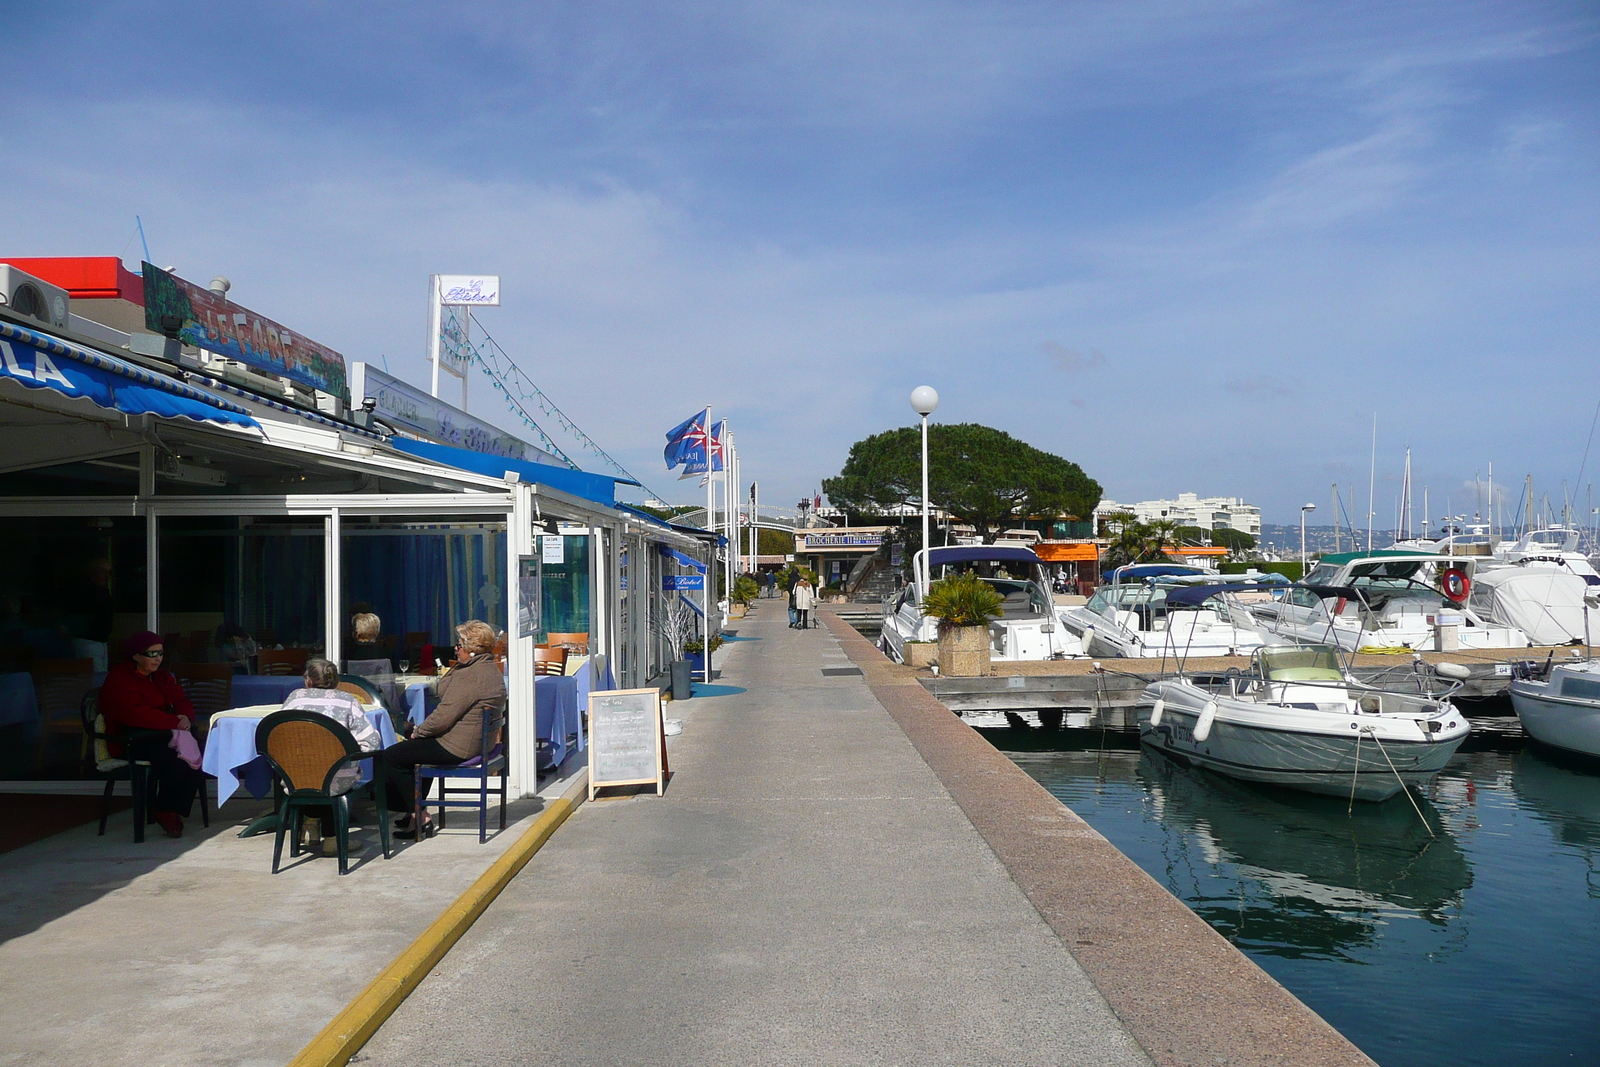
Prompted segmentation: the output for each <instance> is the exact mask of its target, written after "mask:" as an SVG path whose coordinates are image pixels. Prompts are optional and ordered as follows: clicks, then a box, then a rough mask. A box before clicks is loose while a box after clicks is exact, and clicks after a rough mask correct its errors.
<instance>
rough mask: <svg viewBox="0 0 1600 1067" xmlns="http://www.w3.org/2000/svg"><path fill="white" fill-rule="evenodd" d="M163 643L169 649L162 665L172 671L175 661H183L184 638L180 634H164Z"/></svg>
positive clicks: (162, 636)
mask: <svg viewBox="0 0 1600 1067" xmlns="http://www.w3.org/2000/svg"><path fill="white" fill-rule="evenodd" d="M161 645H162V647H163V648H165V649H166V650H167V654H166V656H165V657H163V659H162V660H161V665H162V666H163V667H165V668H167V670H169V671H170V670H171V669H172V665H173V664H174V663H181V662H182V661H183V658H184V656H183V640H182V638H181V637H180V636H179V635H178V634H162V635H161Z"/></svg>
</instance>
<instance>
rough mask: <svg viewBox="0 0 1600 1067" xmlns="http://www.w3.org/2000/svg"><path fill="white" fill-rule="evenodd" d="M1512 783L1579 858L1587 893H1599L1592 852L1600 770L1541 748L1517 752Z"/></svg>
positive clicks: (1599, 831)
mask: <svg viewBox="0 0 1600 1067" xmlns="http://www.w3.org/2000/svg"><path fill="white" fill-rule="evenodd" d="M1511 788H1512V789H1513V790H1515V791H1516V794H1517V798H1518V799H1519V800H1521V801H1522V804H1523V807H1525V808H1526V809H1527V810H1528V811H1530V812H1531V813H1532V814H1533V816H1534V818H1536V819H1538V820H1539V821H1540V822H1543V823H1546V824H1548V825H1549V826H1550V828H1551V829H1552V830H1553V831H1554V834H1555V839H1556V841H1557V842H1559V843H1560V844H1562V845H1566V846H1568V850H1569V851H1571V852H1575V853H1576V854H1578V855H1579V856H1581V857H1582V858H1583V861H1584V864H1585V865H1586V867H1587V868H1588V891H1589V896H1591V897H1593V898H1596V899H1600V874H1597V873H1596V868H1595V858H1596V856H1595V853H1596V851H1597V850H1600V771H1597V768H1596V765H1595V763H1594V761H1592V760H1590V761H1580V760H1577V759H1575V758H1565V757H1563V756H1561V755H1557V754H1554V753H1551V752H1548V751H1545V750H1526V751H1523V752H1519V753H1518V754H1517V757H1516V761H1515V763H1514V764H1513V768H1512V771H1511Z"/></svg>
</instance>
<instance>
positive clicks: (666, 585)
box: [661, 574, 706, 593]
mask: <svg viewBox="0 0 1600 1067" xmlns="http://www.w3.org/2000/svg"><path fill="white" fill-rule="evenodd" d="M705 587H706V576H705V575H703V574H663V575H662V576H661V588H662V589H664V590H665V591H667V592H669V593H670V592H672V591H673V590H684V589H690V590H692V589H704V588H705Z"/></svg>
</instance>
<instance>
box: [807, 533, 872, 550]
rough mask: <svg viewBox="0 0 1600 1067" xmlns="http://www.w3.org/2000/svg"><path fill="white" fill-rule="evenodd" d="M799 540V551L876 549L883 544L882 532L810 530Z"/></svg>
mask: <svg viewBox="0 0 1600 1067" xmlns="http://www.w3.org/2000/svg"><path fill="white" fill-rule="evenodd" d="M796 539H797V540H801V541H802V544H801V551H810V550H813V549H819V548H822V549H826V548H877V547H878V546H879V545H881V544H883V531H882V530H810V531H807V532H806V534H805V535H804V538H803V539H802V538H799V537H797V538H796Z"/></svg>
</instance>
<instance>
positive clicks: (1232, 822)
mask: <svg viewBox="0 0 1600 1067" xmlns="http://www.w3.org/2000/svg"><path fill="white" fill-rule="evenodd" d="M1473 724H1474V727H1475V734H1474V737H1473V738H1471V739H1469V741H1468V746H1467V747H1464V748H1463V750H1462V751H1461V752H1459V753H1458V754H1457V755H1456V757H1455V759H1454V760H1453V761H1452V762H1451V764H1450V765H1449V767H1448V768H1446V770H1445V771H1444V773H1443V774H1441V775H1440V776H1439V778H1438V779H1436V780H1435V781H1434V782H1433V783H1432V785H1431V786H1430V787H1429V789H1428V790H1427V796H1426V798H1423V799H1419V805H1420V806H1421V809H1422V814H1423V816H1425V817H1426V819H1427V821H1428V824H1429V826H1431V827H1432V830H1433V834H1434V836H1430V834H1429V832H1428V830H1427V829H1425V828H1424V827H1423V824H1422V822H1421V820H1419V818H1418V815H1417V812H1416V811H1414V810H1413V809H1412V806H1411V805H1410V804H1409V803H1407V801H1406V800H1405V798H1404V797H1403V796H1401V797H1395V798H1393V799H1392V800H1389V801H1386V802H1384V803H1382V804H1358V805H1356V807H1355V811H1354V814H1346V807H1347V805H1346V803H1345V802H1344V801H1342V800H1339V799H1336V798H1332V797H1315V796H1310V795H1306V794H1298V793H1294V792H1287V791H1281V790H1273V789H1268V788H1258V787H1253V786H1248V785H1244V784H1242V783H1238V782H1234V781H1232V780H1230V779H1227V778H1222V777H1218V776H1215V775H1212V774H1209V773H1206V772H1202V771H1194V770H1188V769H1184V768H1181V767H1178V766H1176V765H1174V764H1172V763H1170V762H1168V761H1167V760H1165V759H1164V758H1163V757H1161V756H1158V755H1155V754H1153V753H1149V752H1141V751H1140V750H1139V747H1138V741H1137V737H1136V736H1135V735H1133V734H1132V733H1130V732H1125V731H1124V732H1117V731H1101V730H1099V729H1067V730H1060V731H1055V730H1040V729H1032V728H1017V727H1011V728H1006V727H999V728H994V727H990V728H983V727H980V729H982V732H983V733H984V734H985V735H986V736H987V737H988V738H989V740H990V741H991V742H992V743H993V744H994V745H995V746H996V747H997V748H999V749H1000V750H1002V751H1003V752H1005V753H1006V754H1007V755H1009V756H1010V757H1011V758H1012V759H1013V760H1015V761H1016V763H1017V764H1018V766H1020V767H1021V768H1022V769H1023V770H1025V771H1027V772H1028V773H1029V774H1030V775H1032V776H1033V777H1034V778H1035V779H1036V780H1037V781H1039V782H1040V783H1041V784H1042V785H1044V786H1045V788H1047V789H1049V790H1050V791H1051V792H1052V793H1053V794H1055V795H1056V796H1057V797H1059V798H1060V799H1061V800H1062V801H1063V802H1064V803H1065V804H1066V805H1067V806H1068V807H1070V808H1071V809H1072V810H1073V811H1076V812H1077V813H1078V814H1079V815H1081V816H1082V817H1083V818H1084V819H1086V820H1087V821H1088V822H1089V823H1090V824H1091V825H1092V826H1094V828H1095V829H1097V830H1099V831H1100V832H1101V833H1102V834H1104V835H1105V836H1106V837H1107V838H1108V839H1109V840H1110V841H1111V842H1112V843H1113V844H1115V845H1116V846H1117V847H1118V848H1119V849H1121V850H1122V851H1123V852H1124V853H1125V854H1127V855H1128V856H1129V857H1130V858H1132V859H1133V860H1134V861H1135V862H1136V863H1138V864H1139V865H1140V866H1141V867H1143V868H1144V869H1145V870H1146V871H1148V872H1149V873H1150V874H1151V875H1152V876H1154V877H1155V878H1156V880H1157V881H1159V882H1160V883H1161V884H1162V885H1164V886H1166V887H1167V889H1168V890H1170V891H1171V892H1172V893H1173V894H1175V895H1176V896H1177V897H1179V898H1180V899H1181V900H1183V901H1184V902H1185V903H1186V904H1188V905H1189V906H1190V907H1191V908H1193V909H1194V910H1195V911H1196V912H1197V913H1198V914H1199V915H1200V916H1202V917H1203V918H1204V919H1205V920H1206V921H1207V922H1209V923H1210V924H1211V925H1212V926H1213V927H1215V928H1216V929H1217V930H1218V931H1220V932H1221V933H1222V934H1223V935H1224V936H1225V937H1227V938H1228V939H1229V940H1230V941H1232V942H1233V943H1234V944H1235V945H1237V946H1238V947H1239V948H1240V949H1241V950H1243V951H1244V952H1245V953H1246V954H1248V955H1249V956H1250V957H1251V958H1252V959H1254V960H1255V961H1256V962H1257V963H1258V964H1260V965H1261V967H1262V968H1263V969H1265V970H1266V971H1267V972H1268V973H1269V974H1271V975H1272V976H1273V977H1274V978H1276V979H1277V980H1278V981H1280V982H1282V983H1283V984H1284V986H1286V987H1287V988H1288V989H1289V990H1291V991H1292V992H1293V993H1294V994H1295V995H1296V996H1298V997H1299V998H1300V999H1301V1000H1302V1001H1304V1002H1305V1003H1306V1004H1308V1005H1310V1007H1311V1008H1312V1009H1313V1010H1315V1011H1316V1012H1317V1013H1318V1014H1320V1015H1321V1016H1322V1017H1323V1018H1325V1019H1327V1020H1328V1021H1329V1022H1330V1023H1332V1024H1333V1025H1334V1026H1336V1027H1337V1028H1338V1029H1339V1030H1340V1031H1341V1032H1342V1033H1343V1034H1344V1035H1345V1036H1346V1037H1348V1038H1349V1039H1350V1040H1351V1041H1353V1042H1355V1043H1356V1044H1357V1045H1359V1046H1360V1047H1361V1049H1362V1050H1363V1051H1365V1052H1366V1053H1367V1054H1368V1055H1369V1056H1371V1057H1372V1058H1373V1059H1375V1060H1377V1061H1378V1062H1379V1063H1380V1064H1383V1065H1384V1067H1433V1065H1439V1067H1462V1065H1466V1064H1496V1065H1505V1064H1518V1065H1524V1064H1525V1065H1544V1064H1557V1063H1560V1064H1595V1065H1600V1011H1597V1009H1600V981H1597V979H1596V972H1597V961H1600V866H1597V861H1600V769H1595V768H1592V767H1585V766H1581V765H1574V764H1571V763H1568V762H1566V761H1563V760H1561V759H1559V758H1554V757H1551V756H1549V755H1547V754H1545V752H1544V751H1543V750H1538V749H1536V748H1534V747H1533V746H1532V745H1531V743H1529V744H1527V745H1526V746H1525V743H1524V740H1523V738H1522V735H1521V732H1520V730H1519V729H1518V728H1517V726H1516V720H1515V719H1514V718H1509V719H1508V718H1498V719H1484V718H1475V719H1474V720H1473Z"/></svg>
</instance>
